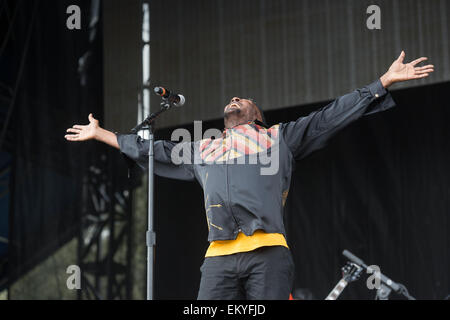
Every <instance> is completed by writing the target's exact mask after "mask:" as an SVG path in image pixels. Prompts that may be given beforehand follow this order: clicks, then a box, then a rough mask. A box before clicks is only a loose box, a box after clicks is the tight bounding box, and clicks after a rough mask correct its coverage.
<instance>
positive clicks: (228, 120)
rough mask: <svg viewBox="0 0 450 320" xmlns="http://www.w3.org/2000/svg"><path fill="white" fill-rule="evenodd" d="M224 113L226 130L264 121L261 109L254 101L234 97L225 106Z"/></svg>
mask: <svg viewBox="0 0 450 320" xmlns="http://www.w3.org/2000/svg"><path fill="white" fill-rule="evenodd" d="M223 112H224V122H225V127H226V128H230V127H233V126H236V125H239V124H244V123H247V122H249V121H253V120H255V119H258V120H260V121H262V117H261V114H260V113H259V109H258V108H257V107H256V105H255V104H254V103H253V101H251V100H249V99H241V98H238V97H234V98H233V99H231V101H230V103H229V104H227V105H226V106H225V109H224V110H223Z"/></svg>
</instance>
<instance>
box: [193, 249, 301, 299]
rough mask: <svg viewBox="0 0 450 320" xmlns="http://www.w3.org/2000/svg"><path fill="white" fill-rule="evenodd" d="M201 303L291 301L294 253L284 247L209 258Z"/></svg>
mask: <svg viewBox="0 0 450 320" xmlns="http://www.w3.org/2000/svg"><path fill="white" fill-rule="evenodd" d="M200 271H201V272H202V278H201V281H200V289H199V292H198V299H199V300H235V299H238V300H244V299H248V300H287V299H289V293H290V292H291V289H292V284H293V280H294V262H293V259H292V255H291V252H290V251H289V249H288V248H286V247H283V246H273V247H261V248H258V249H256V250H254V251H250V252H241V253H235V254H231V255H226V256H218V257H209V258H205V261H204V262H203V265H202V266H201V268H200Z"/></svg>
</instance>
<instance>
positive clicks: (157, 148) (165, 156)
mask: <svg viewBox="0 0 450 320" xmlns="http://www.w3.org/2000/svg"><path fill="white" fill-rule="evenodd" d="M117 142H118V143H119V147H120V152H121V153H122V154H123V155H125V156H126V157H127V158H128V159H130V160H133V161H134V162H135V163H136V164H137V165H138V166H139V167H140V168H141V169H143V170H146V169H148V149H149V140H144V139H142V138H141V137H140V136H138V135H135V134H118V135H117ZM174 148H177V150H176V151H177V153H176V154H177V155H178V156H177V159H174V161H175V163H174V161H172V151H173V149H174ZM183 152H184V153H185V154H184V155H183ZM187 153H189V154H187ZM191 155H192V144H191V143H187V142H182V143H176V142H172V141H166V140H158V141H155V143H154V168H155V174H157V175H158V176H161V177H165V178H171V179H177V180H186V181H192V180H194V179H195V174H194V167H193V166H194V165H193V164H192V163H193V161H189V159H191V158H190V156H191ZM186 156H189V157H187V158H186ZM180 159H182V160H184V162H181V161H179V160H180ZM192 159H193V158H192Z"/></svg>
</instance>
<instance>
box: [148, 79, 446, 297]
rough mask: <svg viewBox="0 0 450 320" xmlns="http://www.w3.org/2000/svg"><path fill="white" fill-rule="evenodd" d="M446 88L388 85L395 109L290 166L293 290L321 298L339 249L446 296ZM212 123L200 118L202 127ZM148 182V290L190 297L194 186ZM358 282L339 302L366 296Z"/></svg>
mask: <svg viewBox="0 0 450 320" xmlns="http://www.w3.org/2000/svg"><path fill="white" fill-rule="evenodd" d="M449 90H450V84H449V83H442V84H437V85H432V86H426V87H418V88H412V89H406V90H399V91H394V92H392V94H393V97H394V99H395V100H396V102H397V107H396V108H394V109H392V110H389V111H387V112H384V113H379V114H375V115H372V116H368V117H365V118H364V119H361V120H360V121H358V122H356V123H354V124H352V125H351V126H349V127H348V128H346V129H344V130H343V131H341V132H340V133H339V134H338V135H337V136H336V137H335V138H333V139H332V141H331V142H330V144H329V145H328V146H327V147H326V148H324V149H322V150H320V151H318V152H316V153H315V154H312V155H311V156H310V157H308V158H306V159H304V160H303V161H301V162H299V163H298V164H297V170H296V171H295V173H294V175H293V179H292V185H291V189H290V190H291V191H290V194H289V197H288V200H287V204H286V213H285V224H286V229H287V233H288V243H289V245H290V247H291V249H292V252H293V255H294V260H295V263H296V279H295V288H307V289H309V290H310V291H311V292H312V294H313V295H314V297H315V298H317V299H323V298H325V296H326V295H327V294H328V293H329V291H330V290H331V289H332V288H333V287H334V285H335V284H336V282H337V281H338V280H339V278H340V267H341V266H342V265H343V264H344V263H345V261H346V260H345V259H344V257H343V256H342V255H341V252H342V251H343V250H344V249H348V250H350V251H351V252H353V253H354V254H356V255H358V256H359V257H360V258H362V259H363V260H364V261H365V262H366V263H368V264H376V265H379V266H380V268H381V271H382V272H383V273H385V274H386V275H388V276H390V277H391V278H392V279H393V280H395V281H397V282H400V283H403V284H404V285H406V287H407V288H408V290H409V292H410V294H411V295H413V296H415V297H416V298H421V299H443V298H445V297H446V296H447V295H448V294H449V293H450V277H449V275H448V271H449V270H450V241H449V236H448V230H449V228H450V219H449V211H450V200H449V199H450V130H449V128H448V119H450V117H449V116H450V111H449V109H448V102H447V101H446V100H445V99H446V95H447V92H448V91H449ZM326 103H327V102H323V103H319V104H315V105H310V106H303V107H294V108H287V109H283V110H279V111H271V112H267V113H266V118H267V120H268V122H269V123H270V124H274V123H277V122H283V121H289V120H293V119H296V118H298V117H300V116H302V115H306V114H308V113H309V112H311V111H312V110H315V109H317V108H318V107H320V106H323V105H324V104H326ZM262 107H264V106H262ZM222 126H223V124H222V121H220V120H218V121H210V122H206V123H204V124H203V129H204V130H206V129H208V128H210V127H215V128H222ZM186 128H189V129H191V130H192V126H186ZM170 133H171V130H170V129H168V130H162V131H159V133H158V136H159V137H160V138H170ZM156 183H157V185H156V201H157V203H156V217H155V223H156V227H155V228H156V232H157V252H156V261H157V266H156V280H155V283H156V297H157V298H159V299H172V298H179V299H185V298H196V294H197V290H198V286H199V280H200V271H199V267H200V265H201V263H202V260H203V255H204V253H205V250H206V248H207V245H208V243H207V241H206V238H207V227H206V223H205V221H204V208H203V197H202V190H201V188H200V187H199V185H198V184H197V183H188V182H179V181H175V180H169V179H163V178H157V180H156ZM366 279H367V275H364V276H363V277H362V278H361V280H360V281H358V282H356V283H355V284H352V285H351V286H350V287H349V288H348V289H347V290H346V291H345V292H344V293H343V295H342V299H372V298H374V296H375V292H374V291H369V290H368V289H367V288H366V286H365V284H366ZM393 298H396V297H395V295H393ZM397 298H399V297H397Z"/></svg>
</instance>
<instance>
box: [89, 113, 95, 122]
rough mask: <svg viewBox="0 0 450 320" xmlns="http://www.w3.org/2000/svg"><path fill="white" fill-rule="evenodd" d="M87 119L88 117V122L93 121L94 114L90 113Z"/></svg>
mask: <svg viewBox="0 0 450 320" xmlns="http://www.w3.org/2000/svg"><path fill="white" fill-rule="evenodd" d="M88 119H89V122H92V121H95V119H94V116H93V115H92V113H90V114H89V116H88Z"/></svg>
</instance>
